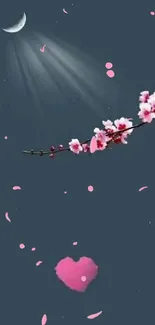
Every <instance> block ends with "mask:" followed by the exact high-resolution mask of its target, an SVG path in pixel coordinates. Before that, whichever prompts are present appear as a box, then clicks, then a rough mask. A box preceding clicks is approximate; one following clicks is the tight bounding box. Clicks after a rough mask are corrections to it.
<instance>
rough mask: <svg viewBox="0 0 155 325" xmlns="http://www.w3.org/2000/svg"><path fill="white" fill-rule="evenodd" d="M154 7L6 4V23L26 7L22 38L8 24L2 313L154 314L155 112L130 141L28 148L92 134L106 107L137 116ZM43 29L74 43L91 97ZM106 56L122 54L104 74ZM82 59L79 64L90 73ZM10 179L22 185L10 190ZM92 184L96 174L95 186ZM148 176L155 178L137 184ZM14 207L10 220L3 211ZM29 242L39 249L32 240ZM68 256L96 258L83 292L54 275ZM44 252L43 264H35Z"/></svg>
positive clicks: (2, 9) (0, 114) (0, 113)
mask: <svg viewBox="0 0 155 325" xmlns="http://www.w3.org/2000/svg"><path fill="white" fill-rule="evenodd" d="M72 4H74V6H72ZM62 8H65V9H66V10H67V11H68V15H65V14H63V12H62ZM154 10H155V3H153V1H143V2H141V1H138V0H137V1H136V2H131V1H128V2H124V1H121V0H118V1H110V0H108V1H101V0H97V1H93V0H85V1H82V0H78V1H75V2H71V1H69V0H66V1H59V0H57V1H56V0H53V1H49V0H46V1H40V2H39V1H35V0H34V1H33V3H32V4H31V1H29V0H28V1H25V0H23V1H22V2H21V1H12V3H11V4H10V1H9V0H7V1H4V0H3V1H2V3H1V5H0V21H1V24H0V25H1V26H2V27H3V26H4V27H6V26H9V25H10V24H12V23H14V22H15V21H16V20H18V19H19V17H20V14H21V12H23V11H25V12H26V13H27V25H26V27H25V29H23V31H21V32H20V33H19V36H20V39H18V35H15V34H13V35H11V34H7V33H4V32H2V31H1V32H0V44H1V51H0V89H1V95H0V146H1V159H0V164H1V168H0V192H1V204H0V216H1V218H0V219H1V222H0V223H1V226H0V259H1V267H0V301H1V316H0V317H1V323H2V324H4V325H10V324H12V323H13V324H16V325H21V324H22V325H27V324H33V325H37V324H41V317H42V315H43V314H44V313H46V314H47V315H48V323H47V324H61V323H64V324H66V325H67V324H79V322H80V324H85V323H86V322H89V321H91V320H88V319H87V315H89V314H91V313H95V312H98V311H100V310H103V314H102V315H101V316H100V317H99V318H97V319H96V320H92V322H98V324H103V323H104V325H112V324H114V323H115V324H120V325H121V324H122V325H123V324H125V325H128V324H131V322H132V324H146V323H148V324H154V321H155V316H154V292H155V291H154V290H155V281H154V274H155V263H154V249H155V216H154V194H155V190H154V189H155V180H154V165H155V155H154V137H155V130H154V126H155V124H154V123H152V124H151V125H146V126H145V127H143V128H140V129H138V130H135V131H134V132H133V134H132V136H131V137H130V138H129V143H128V145H127V146H125V145H121V146H115V147H113V149H112V150H107V151H104V152H102V153H96V154H94V155H91V156H87V155H81V156H74V155H73V154H71V153H61V154H59V155H57V157H56V158H55V159H54V160H51V159H50V158H48V157H46V156H45V157H35V156H34V157H31V156H25V155H23V154H22V153H21V152H22V150H23V149H31V148H34V149H48V147H49V146H50V145H52V144H54V145H59V144H60V143H63V144H64V145H67V144H68V142H69V141H70V139H72V138H74V137H75V138H76V137H77V138H79V139H81V140H85V139H87V138H89V137H91V135H92V131H93V129H94V127H96V126H98V127H100V126H101V121H102V120H106V119H108V118H110V119H112V120H114V119H116V118H119V117H121V116H124V117H132V118H133V119H134V121H135V122H137V121H138V117H137V113H138V97H139V93H140V91H143V90H150V92H153V91H155V82H154V71H155V59H154V57H155V46H154V31H155V16H151V15H150V14H149V12H150V11H154ZM44 38H46V39H48V40H49V44H52V43H50V42H52V41H53V40H54V39H57V40H61V44H63V45H62V57H63V53H66V52H63V51H68V53H70V55H71V56H73V57H74V60H75V61H76V62H77V63H78V64H79V63H81V62H83V65H84V66H85V67H86V68H87V72H88V71H89V67H90V73H91V76H92V81H91V83H92V84H91V85H93V87H94V88H92V90H91V92H90V98H91V99H92V102H91V100H90V101H88V96H87V98H85V99H84V98H83V97H82V96H81V95H80V93H79V92H78V91H76V90H75V88H74V84H71V85H69V83H68V81H65V79H64V80H63V79H60V76H58V75H57V73H56V66H55V65H54V62H53V61H52V60H53V58H54V55H53V57H52V56H51V64H50V61H46V58H45V55H49V53H48V46H47V53H41V52H40V51H39V48H40V47H41V46H42V45H44V44H42V40H44ZM24 42H25V43H24ZM62 42H63V43H62ZM24 46H25V47H24ZM73 47H74V51H75V52H74V53H76V56H75V55H74V54H73ZM49 48H50V46H49ZM28 49H30V54H29V51H28ZM31 49H33V50H34V51H35V53H36V55H37V56H36V57H37V58H39V60H41V61H40V62H41V65H40V66H41V67H43V71H44V72H45V76H46V75H47V74H48V73H49V74H48V78H49V79H48V80H49V82H47V81H46V80H45V83H44V75H43V74H41V71H40V70H39V67H38V68H37V65H36V61H33V62H32V61H31V60H32V57H31ZM54 49H55V48H54V45H53V51H54ZM51 51H52V45H51ZM51 53H52V52H51ZM41 55H44V57H43V56H42V57H41ZM65 55H66V54H64V57H63V59H64V58H66V56H65ZM84 55H85V58H84ZM70 60H71V58H70V59H69V58H68V64H70V65H71V64H72V62H71V61H70ZM75 61H74V62H75ZM107 61H110V62H112V63H113V65H114V70H115V77H114V78H113V79H110V78H108V77H107V76H106V69H105V63H106V62H107ZM52 64H53V68H52ZM33 66H34V71H33ZM37 69H38V70H37ZM48 69H49V70H48ZM54 69H55V70H54ZM80 69H81V68H80V66H78V68H77V73H82V70H80ZM47 71H48V72H47ZM83 71H85V70H83ZM37 73H38V74H37ZM88 75H89V73H88ZM19 77H20V78H21V79H20V78H19ZM88 78H89V77H88V76H87V82H88V81H89V80H88ZM4 79H5V80H6V81H4ZM81 87H83V85H82V86H81ZM56 89H57V90H56ZM82 89H83V88H82ZM93 91H94V93H93ZM34 93H35V95H34ZM5 135H7V136H8V139H7V140H5V139H4V136H5ZM14 185H19V186H21V188H22V190H21V191H13V190H12V187H13V186H14ZM88 185H93V186H94V191H93V192H92V193H89V192H88V190H87V188H88ZM143 185H147V186H148V189H147V190H145V191H143V192H140V193H139V192H138V189H139V188H140V187H141V186H143ZM65 190H66V191H67V195H64V191H65ZM6 211H8V212H9V216H10V218H11V220H12V223H8V222H7V221H6V220H5V217H4V215H5V212H6ZM74 241H78V245H77V246H76V247H74V246H73V245H72V243H73V242H74ZM20 243H24V244H25V246H26V247H25V249H24V250H20V249H19V244H20ZM33 246H35V247H36V248H37V249H36V252H31V247H33ZM66 256H70V257H73V258H74V259H75V260H78V259H79V258H80V257H81V256H88V257H91V258H92V259H93V260H94V261H95V262H96V264H97V265H98V266H99V275H98V277H97V278H96V280H95V281H94V282H92V284H91V285H90V286H89V288H88V289H87V291H86V292H85V293H76V292H73V291H70V290H69V289H68V288H66V287H65V286H64V285H63V284H62V283H61V282H59V281H58V280H57V278H56V275H55V272H54V267H55V265H56V264H57V263H58V261H59V260H60V259H61V258H63V257H66ZM40 259H41V260H43V264H42V265H40V266H39V267H38V268H37V267H36V266H35V263H36V261H37V260H40ZM62 316H64V317H63V318H62Z"/></svg>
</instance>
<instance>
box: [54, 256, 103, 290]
mask: <svg viewBox="0 0 155 325" xmlns="http://www.w3.org/2000/svg"><path fill="white" fill-rule="evenodd" d="M55 271H56V275H57V277H58V278H59V279H60V280H61V281H62V282H63V283H64V284H65V285H66V286H67V287H68V288H70V289H72V290H75V291H78V292H84V291H85V290H86V289H87V287H88V285H89V284H90V282H91V281H92V280H94V279H95V278H96V276H97V273H98V266H97V265H96V264H95V263H94V261H93V260H92V259H91V258H89V257H85V256H83V257H80V259H79V260H78V261H77V262H76V261H74V260H73V259H72V258H71V257H66V258H63V259H62V260H60V261H59V262H58V264H57V265H56V267H55Z"/></svg>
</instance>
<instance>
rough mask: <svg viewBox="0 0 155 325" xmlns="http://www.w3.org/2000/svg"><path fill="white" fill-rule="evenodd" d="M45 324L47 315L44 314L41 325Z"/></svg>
mask: <svg viewBox="0 0 155 325" xmlns="http://www.w3.org/2000/svg"><path fill="white" fill-rule="evenodd" d="M46 323H47V315H46V314H44V315H43V317H42V320H41V325H45V324H46Z"/></svg>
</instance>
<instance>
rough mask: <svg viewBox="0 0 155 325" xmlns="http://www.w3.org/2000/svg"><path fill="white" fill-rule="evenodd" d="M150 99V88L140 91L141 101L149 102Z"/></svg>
mask: <svg viewBox="0 0 155 325" xmlns="http://www.w3.org/2000/svg"><path fill="white" fill-rule="evenodd" d="M148 99H149V91H148V90H144V91H142V92H141V93H140V97H139V101H140V102H142V103H147V101H148Z"/></svg>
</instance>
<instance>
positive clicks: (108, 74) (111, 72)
mask: <svg viewBox="0 0 155 325" xmlns="http://www.w3.org/2000/svg"><path fill="white" fill-rule="evenodd" d="M106 74H107V76H108V77H109V78H113V77H114V76H115V72H114V71H113V70H108V71H107V72H106Z"/></svg>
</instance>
